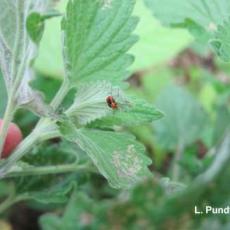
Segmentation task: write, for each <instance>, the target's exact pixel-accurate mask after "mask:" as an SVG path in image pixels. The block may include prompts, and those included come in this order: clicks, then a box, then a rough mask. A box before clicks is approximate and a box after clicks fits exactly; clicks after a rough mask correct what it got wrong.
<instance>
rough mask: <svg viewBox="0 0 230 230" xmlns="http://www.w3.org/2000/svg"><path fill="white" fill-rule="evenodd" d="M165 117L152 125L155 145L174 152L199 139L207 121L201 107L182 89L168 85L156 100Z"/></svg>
mask: <svg viewBox="0 0 230 230" xmlns="http://www.w3.org/2000/svg"><path fill="white" fill-rule="evenodd" d="M156 105H157V106H158V108H160V109H161V110H162V111H163V112H164V113H165V117H164V118H163V119H161V120H160V121H157V122H155V123H154V131H155V136H156V143H158V144H159V145H160V146H161V147H162V148H164V149H169V150H175V148H176V147H177V146H178V145H182V146H183V147H186V146H188V145H189V144H192V143H193V142H194V141H196V140H197V139H199V138H200V137H201V134H202V131H203V129H204V127H205V122H206V121H207V120H208V119H207V115H206V113H205V112H204V110H203V108H202V107H201V105H200V104H199V103H198V102H197V101H196V100H195V99H194V98H193V96H192V95H190V94H189V93H188V92H187V91H186V90H185V89H184V88H182V87H179V86H175V85H169V86H167V87H165V88H164V89H163V90H162V92H161V93H160V95H159V96H158V98H157V100H156Z"/></svg>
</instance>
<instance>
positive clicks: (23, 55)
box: [0, 0, 49, 108]
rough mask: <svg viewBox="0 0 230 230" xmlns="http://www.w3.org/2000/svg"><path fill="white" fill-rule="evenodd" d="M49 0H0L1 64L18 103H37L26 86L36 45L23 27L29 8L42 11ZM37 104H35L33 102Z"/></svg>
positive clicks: (27, 85)
mask: <svg viewBox="0 0 230 230" xmlns="http://www.w3.org/2000/svg"><path fill="white" fill-rule="evenodd" d="M48 6H49V1H44V0H26V1H21V0H1V1H0V8H1V9H4V11H3V12H2V14H1V15H0V68H1V71H2V74H3V78H4V80H5V85H6V88H7V91H8V94H9V93H10V91H11V90H12V88H14V92H11V93H13V94H14V97H15V98H14V99H17V104H18V105H20V106H22V105H23V104H28V103H31V104H34V103H35V104H36V102H37V100H36V97H37V96H36V95H37V94H36V93H34V91H33V90H32V89H31V87H30V86H29V82H30V81H31V80H32V76H33V72H32V71H31V70H30V64H31V62H32V60H33V59H34V58H35V56H36V54H37V46H36V45H35V44H34V43H33V42H32V41H31V39H30V37H29V35H28V33H27V31H26V20H27V17H28V16H29V15H30V13H31V12H39V13H42V12H45V11H46V10H47V9H48ZM33 107H34V108H36V106H33Z"/></svg>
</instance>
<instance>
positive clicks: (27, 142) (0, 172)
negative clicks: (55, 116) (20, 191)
mask: <svg viewBox="0 0 230 230" xmlns="http://www.w3.org/2000/svg"><path fill="white" fill-rule="evenodd" d="M57 136H59V132H58V130H56V129H55V127H52V123H51V127H49V124H48V123H45V122H44V123H43V126H40V128H39V129H36V130H34V131H33V132H32V133H31V134H30V135H29V136H28V137H26V138H25V139H24V141H23V142H22V143H21V144H20V145H19V146H18V148H16V150H15V151H14V153H13V154H12V155H10V157H9V158H8V159H7V161H6V162H4V164H3V165H2V167H1V169H0V178H3V177H4V176H5V175H6V174H7V173H8V171H9V170H10V168H11V167H12V166H13V165H14V164H15V163H16V162H17V161H18V160H20V159H21V158H22V157H23V156H24V155H25V154H26V153H27V152H28V151H29V150H30V149H31V148H32V146H34V145H35V144H37V143H38V142H39V141H44V140H48V139H51V138H54V137H57Z"/></svg>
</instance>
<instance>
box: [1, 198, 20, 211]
mask: <svg viewBox="0 0 230 230" xmlns="http://www.w3.org/2000/svg"><path fill="white" fill-rule="evenodd" d="M15 202H16V200H15V199H14V197H12V196H9V197H8V198H7V199H6V200H4V201H3V202H2V203H1V204H0V213H3V212H4V211H5V210H6V209H8V208H9V207H10V206H12V205H13V204H14V203H15Z"/></svg>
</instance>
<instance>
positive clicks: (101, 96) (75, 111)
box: [66, 81, 115, 125]
mask: <svg viewBox="0 0 230 230" xmlns="http://www.w3.org/2000/svg"><path fill="white" fill-rule="evenodd" d="M113 90H115V89H114V88H113V87H112V85H111V84H110V83H108V82H105V81H102V82H100V81H98V82H91V83H89V84H85V85H82V86H81V87H79V90H78V92H77V94H76V96H75V101H74V103H73V104H72V105H71V106H70V108H69V109H68V110H67V111H66V114H67V116H69V117H71V118H72V119H74V121H75V123H77V124H80V125H85V124H87V123H89V122H91V121H93V120H96V119H98V118H101V117H104V116H106V115H107V114H111V113H112V109H111V108H109V106H108V105H107V103H106V98H107V97H108V95H111V92H112V91H113Z"/></svg>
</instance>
